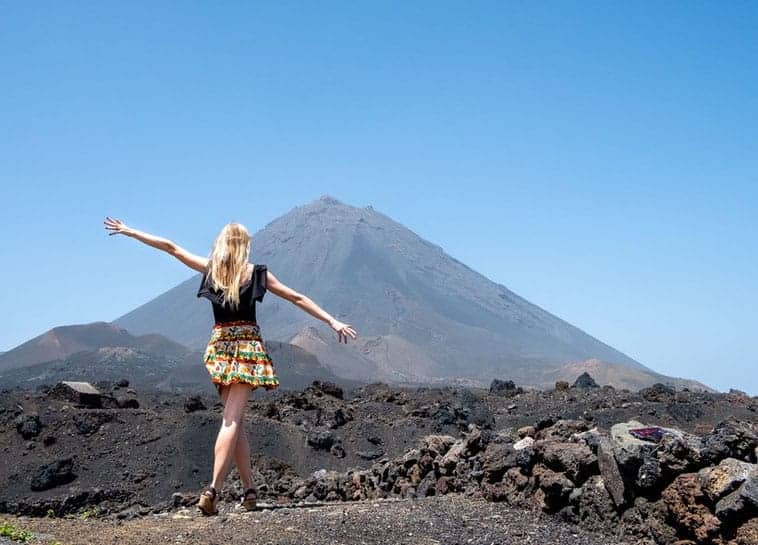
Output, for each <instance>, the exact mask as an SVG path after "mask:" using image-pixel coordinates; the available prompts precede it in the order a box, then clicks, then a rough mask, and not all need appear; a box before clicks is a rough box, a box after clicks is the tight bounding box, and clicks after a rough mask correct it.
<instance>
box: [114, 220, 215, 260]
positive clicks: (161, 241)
mask: <svg viewBox="0 0 758 545" xmlns="http://www.w3.org/2000/svg"><path fill="white" fill-rule="evenodd" d="M103 223H104V224H105V228H106V230H108V231H111V232H110V233H108V234H109V235H126V236H128V237H131V238H136V239H137V240H139V241H140V242H144V243H145V244H147V245H148V246H152V247H153V248H158V249H159V250H163V251H164V252H166V253H167V254H170V255H172V256H174V257H175V258H177V259H178V260H179V261H181V262H182V263H184V264H185V265H187V266H188V267H189V268H191V269H195V270H196V271H200V272H204V271H205V269H206V268H207V267H208V258H207V257H202V256H199V255H195V254H193V253H191V252H189V251H187V250H185V249H184V248H182V247H181V246H179V245H178V244H176V243H175V242H173V241H171V240H169V239H167V238H163V237H159V236H155V235H151V234H150V233H145V232H144V231H140V230H138V229H134V228H133V227H129V226H128V225H126V224H125V223H124V222H123V221H121V220H119V219H113V218H111V217H106V218H105V221H104V222H103Z"/></svg>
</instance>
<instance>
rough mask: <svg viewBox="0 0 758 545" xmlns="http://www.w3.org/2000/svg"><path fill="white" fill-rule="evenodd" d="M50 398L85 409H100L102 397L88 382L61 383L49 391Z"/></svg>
mask: <svg viewBox="0 0 758 545" xmlns="http://www.w3.org/2000/svg"><path fill="white" fill-rule="evenodd" d="M50 396H52V397H55V398H58V399H65V400H67V401H72V402H74V403H78V404H79V405H83V406H86V407H101V406H102V398H103V395H102V394H101V393H100V391H99V390H98V389H97V388H95V387H94V386H92V384H90V383H89V382H69V381H63V382H59V383H58V384H56V385H55V387H54V388H53V389H52V390H50Z"/></svg>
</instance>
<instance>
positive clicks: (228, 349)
mask: <svg viewBox="0 0 758 545" xmlns="http://www.w3.org/2000/svg"><path fill="white" fill-rule="evenodd" d="M204 360H205V367H206V369H208V373H210V375H211V380H212V381H213V383H214V384H215V385H216V388H217V389H219V390H220V388H221V386H222V385H228V384H237V383H243V384H249V385H250V386H252V387H254V388H257V387H258V386H263V387H264V388H266V389H267V390H271V389H273V388H276V387H277V386H279V378H278V377H277V376H276V373H275V372H274V362H273V361H271V357H270V356H269V355H268V352H266V347H265V345H264V344H263V339H261V336H260V328H259V327H258V324H256V323H255V322H250V321H246V320H238V321H234V322H223V323H219V324H215V325H214V326H213V330H212V331H211V338H210V340H209V341H208V346H207V347H206V349H205V356H204Z"/></svg>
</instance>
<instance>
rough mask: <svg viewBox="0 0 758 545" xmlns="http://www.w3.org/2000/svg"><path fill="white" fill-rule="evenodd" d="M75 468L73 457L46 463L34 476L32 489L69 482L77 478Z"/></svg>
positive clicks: (41, 488)
mask: <svg viewBox="0 0 758 545" xmlns="http://www.w3.org/2000/svg"><path fill="white" fill-rule="evenodd" d="M73 469H74V460H73V458H61V459H59V460H56V461H54V462H51V463H49V464H46V465H44V466H42V467H40V468H39V469H38V470H37V472H36V473H35V474H34V476H33V477H32V482H31V489H32V490H34V491H41V490H48V489H50V488H55V487H56V486H60V485H63V484H68V483H70V482H71V481H73V480H74V479H76V475H75V474H74V471H73Z"/></svg>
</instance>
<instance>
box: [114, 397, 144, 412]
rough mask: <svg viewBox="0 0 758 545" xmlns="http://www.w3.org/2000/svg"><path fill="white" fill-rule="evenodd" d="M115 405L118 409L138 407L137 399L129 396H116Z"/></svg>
mask: <svg viewBox="0 0 758 545" xmlns="http://www.w3.org/2000/svg"><path fill="white" fill-rule="evenodd" d="M116 407H118V408H119V409H139V400H137V398H134V397H130V396H116Z"/></svg>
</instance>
